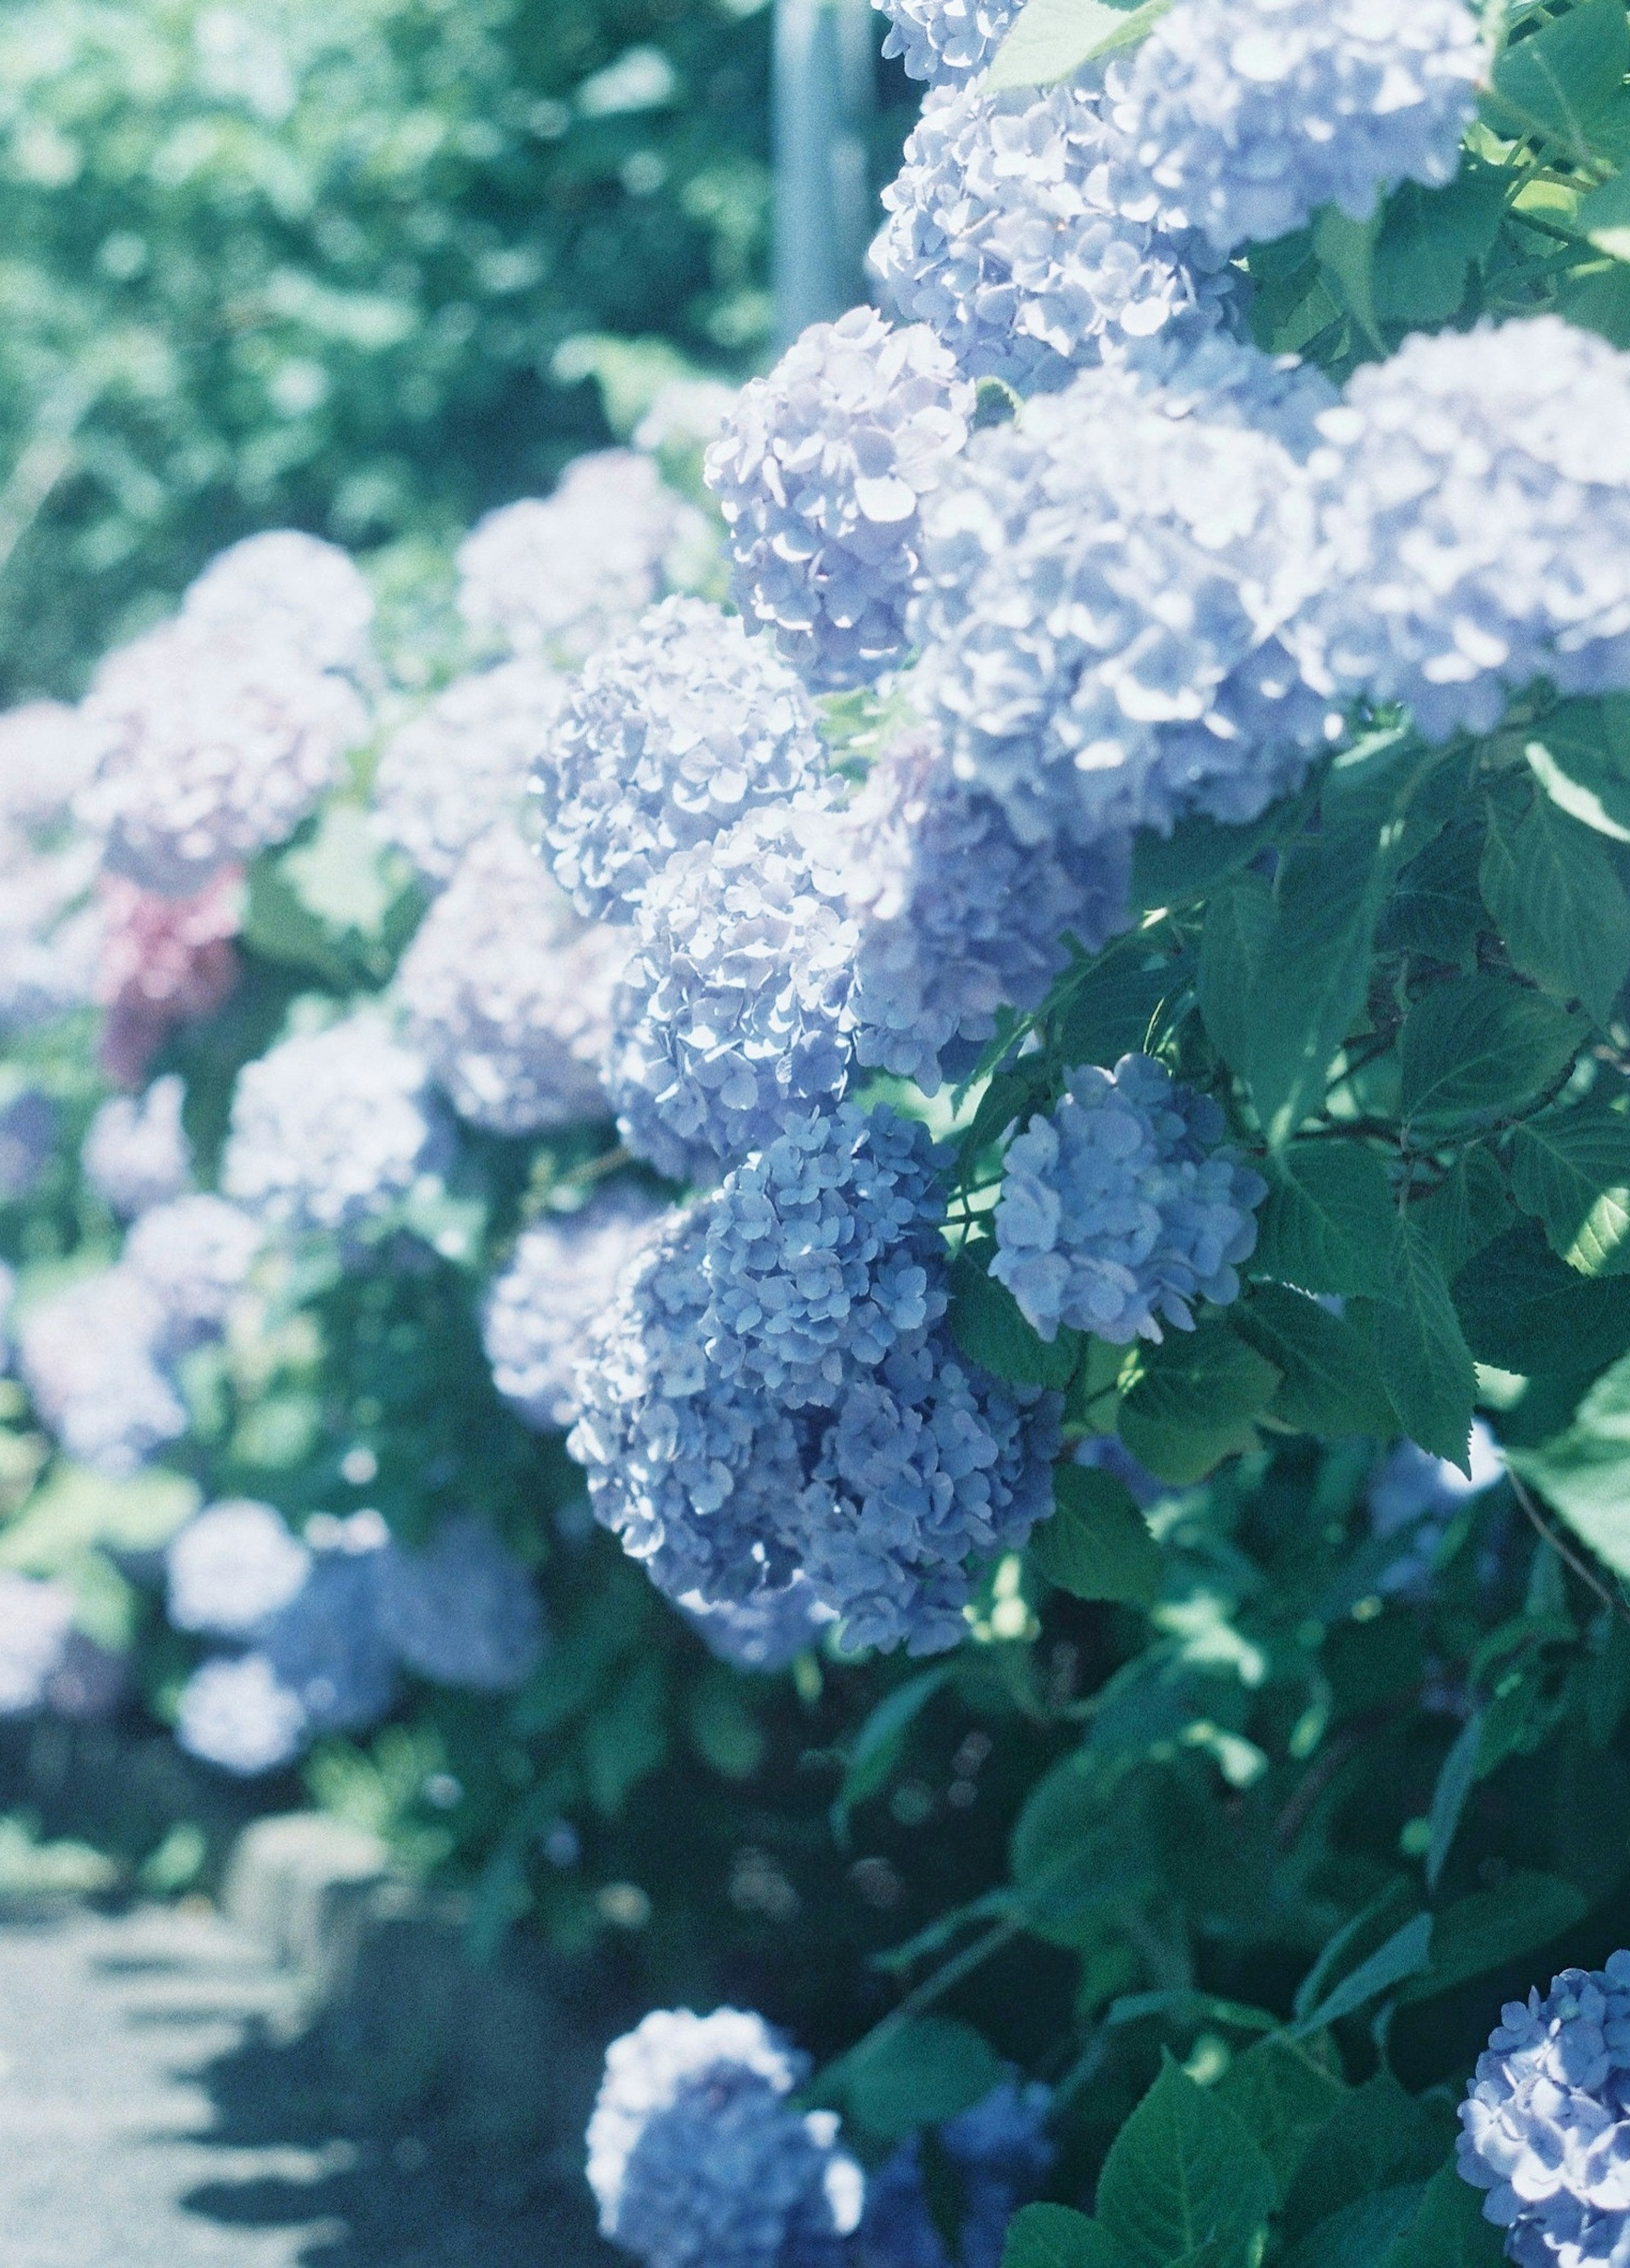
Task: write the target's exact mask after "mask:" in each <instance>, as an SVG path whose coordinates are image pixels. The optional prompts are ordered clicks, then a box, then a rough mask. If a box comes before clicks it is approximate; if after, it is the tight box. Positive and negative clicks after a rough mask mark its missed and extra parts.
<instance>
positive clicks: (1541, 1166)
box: [1511, 1108, 1630, 1276]
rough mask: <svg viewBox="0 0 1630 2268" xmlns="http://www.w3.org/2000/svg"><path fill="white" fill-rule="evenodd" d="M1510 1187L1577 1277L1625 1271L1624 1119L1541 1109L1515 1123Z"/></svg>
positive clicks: (1628, 1220) (1628, 1228)
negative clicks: (1521, 1122)
mask: <svg viewBox="0 0 1630 2268" xmlns="http://www.w3.org/2000/svg"><path fill="white" fill-rule="evenodd" d="M1511 1187H1512V1189H1513V1190H1514V1191H1515V1192H1516V1201H1517V1203H1518V1204H1520V1205H1521V1206H1522V1208H1523V1211H1524V1212H1527V1213H1532V1214H1533V1216H1534V1217H1535V1219H1537V1220H1538V1221H1539V1222H1541V1223H1542V1224H1543V1226H1544V1228H1545V1235H1546V1237H1547V1238H1548V1239H1549V1241H1550V1244H1551V1249H1552V1250H1553V1252H1554V1253H1555V1254H1556V1255H1557V1256H1558V1257H1559V1258H1560V1259H1562V1260H1565V1261H1566V1262H1567V1264H1568V1266H1569V1267H1570V1268H1572V1269H1575V1270H1577V1272H1578V1273H1579V1274H1580V1275H1581V1276H1623V1275H1625V1274H1626V1273H1630V1117H1626V1116H1625V1115H1624V1114H1623V1113H1622V1112H1620V1111H1616V1110H1602V1109H1591V1108H1582V1109H1578V1110H1546V1111H1543V1112H1542V1113H1541V1114H1540V1116H1538V1118H1530V1119H1529V1120H1527V1121H1526V1122H1525V1123H1523V1125H1521V1126H1518V1127H1517V1128H1516V1129H1515V1130H1514V1131H1513V1133H1512V1137H1511Z"/></svg>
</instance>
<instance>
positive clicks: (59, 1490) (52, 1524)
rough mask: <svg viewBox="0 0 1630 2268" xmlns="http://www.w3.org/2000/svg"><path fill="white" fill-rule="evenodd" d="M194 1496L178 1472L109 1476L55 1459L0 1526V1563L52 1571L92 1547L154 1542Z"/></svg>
mask: <svg viewBox="0 0 1630 2268" xmlns="http://www.w3.org/2000/svg"><path fill="white" fill-rule="evenodd" d="M199 1502H200V1495H199V1491H198V1487H197V1484H195V1482H193V1481H189V1480H185V1479H183V1478H182V1476H181V1474H179V1473H166V1472H159V1471H153V1472H145V1473H133V1474H132V1475H131V1476H129V1479H126V1480H114V1479H112V1478H110V1477H109V1476H107V1474H105V1473H95V1472H92V1471H91V1470H90V1469H89V1468H88V1467H87V1466H85V1465H70V1464H63V1463H59V1464H57V1465H55V1467H53V1469H52V1471H51V1476H50V1478H49V1479H48V1481H46V1483H45V1484H44V1485H43V1486H42V1487H41V1488H38V1489H36V1490H35V1491H34V1493H33V1495H32V1496H31V1497H30V1498H29V1499H28V1501H27V1503H26V1505H25V1506H23V1509H22V1510H21V1511H20V1512H19V1513H17V1514H16V1515H15V1516H14V1517H13V1518H12V1519H11V1520H10V1521H8V1522H7V1523H6V1525H5V1527H4V1528H3V1529H0V1567H10V1568H13V1569H15V1570H16V1571H17V1572H18V1573H19V1574H24V1575H56V1574H60V1573H63V1572H65V1571H66V1570H67V1569H68V1568H69V1567H70V1566H71V1565H72V1564H73V1562H74V1561H75V1560H77V1559H78V1558H80V1557H82V1556H83V1555H84V1554H85V1552H87V1551H90V1550H97V1549H99V1548H100V1549H106V1550H114V1551H136V1552H151V1551H157V1550H162V1548H163V1546H164V1545H165V1544H166V1543H168V1542H169V1540H170V1538H171V1537H172V1536H173V1535H174V1534H175V1532H176V1530H177V1528H181V1527H182V1526H183V1525H184V1524H185V1522H186V1521H188V1520H190V1519H191V1517H192V1515H193V1513H195V1512H196V1511H197V1509H198V1505H199Z"/></svg>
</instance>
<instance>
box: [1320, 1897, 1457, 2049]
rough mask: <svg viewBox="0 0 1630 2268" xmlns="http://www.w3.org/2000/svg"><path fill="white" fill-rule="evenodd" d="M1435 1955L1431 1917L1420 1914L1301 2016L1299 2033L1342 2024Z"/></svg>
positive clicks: (1417, 1972) (1423, 1966)
mask: <svg viewBox="0 0 1630 2268" xmlns="http://www.w3.org/2000/svg"><path fill="white" fill-rule="evenodd" d="M1431 1957H1432V1917H1431V1915H1430V1914H1417V1915H1415V1917H1414V1918H1413V1919H1412V1921H1406V1922H1405V1924H1404V1926H1403V1927H1402V1928H1401V1929H1398V1930H1395V1931H1394V1932H1393V1933H1392V1935H1391V1936H1390V1938H1388V1939H1387V1940H1386V1942H1385V1943H1384V1944H1383V1945H1378V1946H1377V1947H1376V1950H1375V1951H1374V1953H1372V1954H1370V1955H1368V1958H1367V1959H1365V1960H1363V1961H1361V1962H1359V1964H1358V1966H1357V1968H1355V1969H1350V1970H1348V1971H1347V1973H1346V1976H1345V1977H1342V1979H1341V1981H1340V1983H1339V1984H1338V1985H1332V1986H1331V1989H1330V1991H1329V1992H1328V1993H1326V1994H1325V1996H1324V1999H1321V2000H1320V2001H1319V2002H1318V2003H1317V2005H1316V2006H1315V2007H1312V2008H1310V2009H1309V2011H1308V2013H1307V2014H1306V2015H1304V2016H1301V2017H1299V2018H1298V2020H1297V2022H1296V2025H1295V2031H1296V2033H1297V2034H1304V2033H1307V2032H1319V2031H1323V2030H1324V2029H1325V2028H1326V2027H1327V2026H1328V2025H1331V2024H1334V2023H1339V2021H1340V2020H1341V2018H1342V2017H1343V2016H1351V2015H1353V2014H1354V2013H1355V2012H1356V2011H1357V2010H1358V2009H1360V2008H1364V2007H1368V2005H1369V2003H1370V2002H1371V2001H1372V2000H1379V1999H1382V1997H1383V1995H1384V1994H1386V1993H1389V1992H1391V1990H1392V1988H1393V1986H1394V1985H1400V1984H1402V1982H1403V1981H1404V1979H1405V1977H1414V1976H1418V1975H1419V1974H1420V1971H1421V1970H1423V1969H1424V1968H1426V1966H1427V1962H1429V1961H1430V1959H1431Z"/></svg>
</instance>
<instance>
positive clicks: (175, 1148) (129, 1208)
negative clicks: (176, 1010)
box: [79, 1071, 193, 1220]
mask: <svg viewBox="0 0 1630 2268" xmlns="http://www.w3.org/2000/svg"><path fill="white" fill-rule="evenodd" d="M186 1101H187V1084H186V1081H185V1080H184V1079H181V1078H180V1077H179V1076H178V1075H177V1074H176V1073H175V1072H174V1071H168V1072H166V1075H165V1076H164V1078H162V1079H154V1081H153V1083H152V1085H151V1086H150V1087H149V1088H148V1089H147V1091H146V1093H145V1094H140V1095H134V1094H115V1095H113V1096H111V1097H110V1098H109V1100H108V1101H106V1102H104V1103H103V1104H102V1105H101V1107H100V1108H99V1110H98V1111H97V1114H96V1116H95V1117H94V1118H92V1121H91V1124H90V1130H89V1131H88V1132H87V1133H86V1135H85V1141H84V1144H83V1145H82V1146H81V1149H80V1152H79V1163H80V1166H81V1167H82V1169H83V1171H84V1174H85V1179H86V1181H87V1182H89V1183H90V1184H91V1187H92V1189H94V1190H95V1191H96V1194H97V1196H98V1197H100V1199H101V1200H102V1203H103V1204H105V1205H106V1206H107V1209H108V1211H110V1212H114V1213H117V1215H118V1216H119V1218H120V1219H121V1220H130V1219H134V1218H135V1216H136V1214H137V1213H142V1212H145V1211H147V1210H148V1209H149V1207H150V1206H152V1205H159V1204H168V1203H169V1201H170V1200H171V1198H173V1197H181V1196H183V1195H184V1194H185V1192H186V1191H187V1190H188V1189H189V1188H190V1187H191V1184H192V1171H193V1158H192V1145H191V1143H190V1142H188V1138H187V1133H186V1129H185V1128H184V1127H183V1126H182V1123H181V1112H182V1109H183V1108H184V1107H185V1105H186Z"/></svg>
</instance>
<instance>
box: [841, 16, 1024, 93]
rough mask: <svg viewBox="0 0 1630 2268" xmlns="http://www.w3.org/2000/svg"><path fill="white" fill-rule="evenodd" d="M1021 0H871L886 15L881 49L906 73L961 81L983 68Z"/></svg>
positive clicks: (936, 81) (945, 82)
mask: <svg viewBox="0 0 1630 2268" xmlns="http://www.w3.org/2000/svg"><path fill="white" fill-rule="evenodd" d="M1023 4H1024V0H872V5H873V7H874V8H878V9H881V11H882V13H883V14H884V15H885V16H887V18H889V30H888V32H887V33H886V34H885V36H884V40H883V53H884V54H885V55H898V56H899V58H900V67H901V69H902V70H904V73H905V75H906V77H907V78H926V79H927V80H928V81H929V82H930V83H931V84H932V85H935V86H955V85H961V84H962V83H963V81H964V80H966V79H970V78H971V77H973V76H974V74H975V72H976V71H982V70H984V69H985V65H986V63H989V62H990V61H991V60H992V57H993V56H994V55H995V53H996V50H997V48H999V46H1000V45H1001V43H1002V39H1003V36H1004V34H1005V33H1007V27H1008V26H1009V25H1010V24H1011V23H1012V22H1013V20H1014V17H1015V16H1017V14H1018V13H1019V11H1020V9H1021V8H1022V6H1023Z"/></svg>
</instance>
